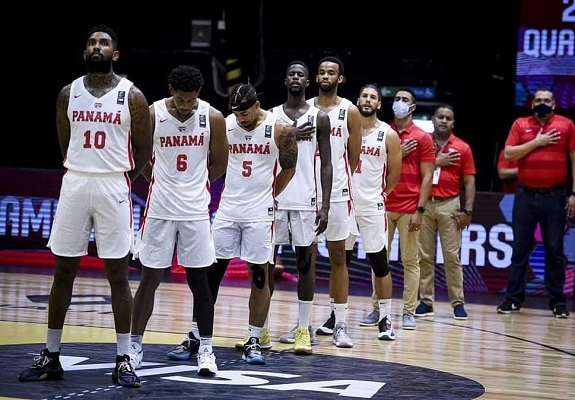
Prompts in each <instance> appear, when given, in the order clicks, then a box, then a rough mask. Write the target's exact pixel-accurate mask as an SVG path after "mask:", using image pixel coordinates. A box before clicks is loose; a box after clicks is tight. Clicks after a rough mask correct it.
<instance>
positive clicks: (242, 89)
mask: <svg viewBox="0 0 575 400" xmlns="http://www.w3.org/2000/svg"><path fill="white" fill-rule="evenodd" d="M256 101H258V94H257V92H256V89H255V88H254V87H253V86H252V85H245V84H240V85H238V86H237V87H236V88H235V89H234V90H233V92H232V94H231V95H230V103H229V107H230V110H232V112H242V111H245V110H247V109H248V108H250V107H251V106H253V105H254V104H255V103H256Z"/></svg>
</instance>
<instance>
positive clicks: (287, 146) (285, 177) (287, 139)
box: [274, 118, 299, 196]
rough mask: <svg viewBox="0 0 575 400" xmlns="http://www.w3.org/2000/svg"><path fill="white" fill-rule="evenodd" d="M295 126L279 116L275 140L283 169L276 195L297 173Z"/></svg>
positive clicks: (277, 178)
mask: <svg viewBox="0 0 575 400" xmlns="http://www.w3.org/2000/svg"><path fill="white" fill-rule="evenodd" d="M296 129H299V128H296V127H294V126H291V125H288V124H287V123H286V122H285V121H283V120H281V119H279V118H278V120H277V121H276V126H275V140H276V143H277V145H278V148H279V155H278V160H279V164H280V167H281V171H280V172H279V174H278V175H277V177H276V185H275V190H274V196H277V195H278V194H280V193H281V192H282V191H283V190H284V189H285V187H286V186H287V184H288V183H289V181H290V180H291V179H292V178H293V176H294V175H295V168H296V164H297V141H296V139H295V133H294V131H295V130H296Z"/></svg>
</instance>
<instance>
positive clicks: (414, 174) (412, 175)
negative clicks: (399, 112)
mask: <svg viewBox="0 0 575 400" xmlns="http://www.w3.org/2000/svg"><path fill="white" fill-rule="evenodd" d="M391 127H392V128H393V129H395V130H396V131H398V130H397V127H396V126H395V122H392V123H391ZM398 132H399V131H398ZM408 139H415V140H417V147H416V149H415V150H414V151H412V152H411V153H410V154H409V155H407V156H406V157H405V158H403V160H402V161H401V175H400V177H399V181H398V182H397V184H396V185H395V187H394V188H393V190H392V191H391V193H390V194H389V197H388V198H387V200H386V202H385V209H386V210H387V211H391V212H398V213H414V212H415V210H416V209H417V206H418V204H417V203H418V202H419V191H420V189H421V171H420V163H422V162H429V163H433V162H435V151H434V150H433V139H432V138H431V134H429V133H427V132H425V131H424V130H423V129H421V128H419V127H418V126H417V125H415V124H414V123H413V121H412V122H410V124H409V125H407V127H406V128H405V129H404V130H403V131H402V132H399V140H400V142H401V143H404V142H405V141H406V140H408Z"/></svg>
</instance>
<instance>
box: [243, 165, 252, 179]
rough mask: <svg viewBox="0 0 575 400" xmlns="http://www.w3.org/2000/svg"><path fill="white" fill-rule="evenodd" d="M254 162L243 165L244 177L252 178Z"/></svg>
mask: <svg viewBox="0 0 575 400" xmlns="http://www.w3.org/2000/svg"><path fill="white" fill-rule="evenodd" d="M252 162H253V161H244V162H243V163H242V168H243V170H242V176H245V177H246V178H248V177H250V176H251V175H252Z"/></svg>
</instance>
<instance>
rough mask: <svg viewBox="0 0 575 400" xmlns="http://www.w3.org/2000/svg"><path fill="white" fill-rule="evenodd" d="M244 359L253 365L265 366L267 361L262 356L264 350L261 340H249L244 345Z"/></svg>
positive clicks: (253, 338) (251, 338) (254, 338)
mask: <svg viewBox="0 0 575 400" xmlns="http://www.w3.org/2000/svg"><path fill="white" fill-rule="evenodd" d="M242 358H243V359H244V360H245V361H246V362H247V363H248V364H252V365H264V364H265V363H266V359H265V358H264V356H263V355H262V348H261V346H260V340H259V339H258V338H256V337H250V338H248V340H247V342H246V343H245V344H244V354H243V355H242Z"/></svg>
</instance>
